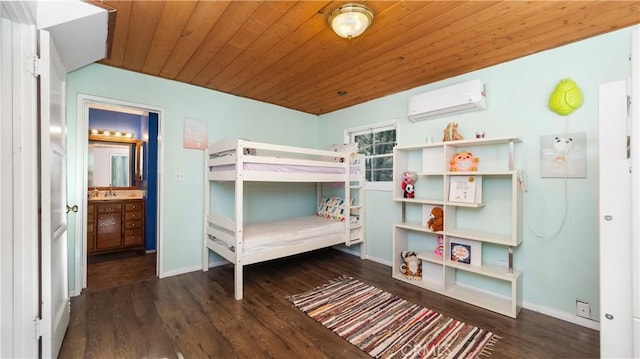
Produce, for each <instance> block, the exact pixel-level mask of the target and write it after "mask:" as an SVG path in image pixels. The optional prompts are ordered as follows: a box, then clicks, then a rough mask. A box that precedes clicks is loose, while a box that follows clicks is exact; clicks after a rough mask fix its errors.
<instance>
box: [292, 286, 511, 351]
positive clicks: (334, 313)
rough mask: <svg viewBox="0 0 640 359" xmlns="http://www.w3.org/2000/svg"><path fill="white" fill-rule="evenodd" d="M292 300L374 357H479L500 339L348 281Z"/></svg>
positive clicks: (371, 287) (375, 289) (293, 297)
mask: <svg viewBox="0 0 640 359" xmlns="http://www.w3.org/2000/svg"><path fill="white" fill-rule="evenodd" d="M288 299H289V301H291V302H292V303H293V304H294V305H295V306H296V307H297V308H298V309H300V310H302V311H303V312H305V313H306V314H307V315H308V316H310V317H311V318H313V319H315V320H316V321H318V322H320V323H322V324H323V325H324V326H325V327H327V328H329V329H331V330H332V331H333V332H334V333H336V334H338V335H339V336H340V337H342V338H344V339H345V340H347V341H348V342H350V343H351V344H353V345H355V346H357V347H358V348H360V349H361V350H362V351H364V352H365V353H367V354H369V355H370V356H372V357H374V358H478V357H479V356H489V355H491V351H492V346H493V345H494V344H495V343H496V341H497V340H498V338H499V337H497V336H496V335H494V334H493V333H491V332H488V331H485V330H482V329H480V328H477V327H474V326H472V325H468V324H465V323H463V322H460V321H457V320H454V319H451V318H448V317H445V316H443V315H442V314H439V313H436V312H434V311H432V310H430V309H427V308H423V307H420V306H418V305H415V304H412V303H409V302H407V301H406V300H404V299H401V298H399V297H397V296H394V295H392V294H390V293H387V292H385V291H383V290H381V289H378V288H376V287H373V286H370V285H368V284H365V283H362V282H360V281H358V280H356V279H353V278H351V277H347V276H343V277H339V278H336V279H334V280H332V281H330V282H329V283H327V284H325V285H323V286H321V287H318V288H316V289H313V290H310V291H308V292H305V293H301V294H296V295H291V296H289V297H288Z"/></svg>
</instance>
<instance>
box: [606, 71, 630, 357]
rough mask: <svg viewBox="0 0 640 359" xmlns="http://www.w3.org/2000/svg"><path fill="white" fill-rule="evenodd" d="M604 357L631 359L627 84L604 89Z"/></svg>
mask: <svg viewBox="0 0 640 359" xmlns="http://www.w3.org/2000/svg"><path fill="white" fill-rule="evenodd" d="M598 139H599V149H598V153H599V163H600V168H599V174H600V188H599V196H600V208H599V218H598V220H599V224H600V229H599V231H600V233H599V237H600V356H601V357H603V358H630V357H632V354H633V346H632V343H633V338H632V333H633V326H632V320H631V297H632V295H631V286H630V283H631V201H630V200H629V199H630V198H631V173H630V166H631V161H630V160H629V158H628V152H627V83H626V81H618V82H612V83H607V84H602V85H600V89H599V106H598Z"/></svg>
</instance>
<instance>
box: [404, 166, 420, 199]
mask: <svg viewBox="0 0 640 359" xmlns="http://www.w3.org/2000/svg"><path fill="white" fill-rule="evenodd" d="M417 180H418V174H416V173H415V172H409V171H406V172H404V173H403V174H402V184H401V187H402V190H403V191H404V198H414V197H415V193H414V192H415V190H416V188H415V185H414V183H415V182H416V181H417Z"/></svg>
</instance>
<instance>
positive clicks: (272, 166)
mask: <svg viewBox="0 0 640 359" xmlns="http://www.w3.org/2000/svg"><path fill="white" fill-rule="evenodd" d="M242 168H243V169H244V170H245V171H255V172H269V173H324V174H342V173H344V169H343V168H342V167H327V166H301V165H289V164H278V163H255V162H245V163H243V166H242ZM211 170H212V171H235V170H236V165H222V166H213V167H211ZM349 173H351V174H357V173H358V167H357V166H354V165H351V166H349Z"/></svg>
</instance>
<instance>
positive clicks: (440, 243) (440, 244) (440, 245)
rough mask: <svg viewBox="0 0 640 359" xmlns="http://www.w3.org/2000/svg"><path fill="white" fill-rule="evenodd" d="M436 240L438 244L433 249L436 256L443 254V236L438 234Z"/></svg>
mask: <svg viewBox="0 0 640 359" xmlns="http://www.w3.org/2000/svg"><path fill="white" fill-rule="evenodd" d="M437 240H438V246H437V247H436V249H434V250H433V253H435V254H436V255H437V256H442V255H443V254H444V237H442V234H439V235H438V238H437Z"/></svg>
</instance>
